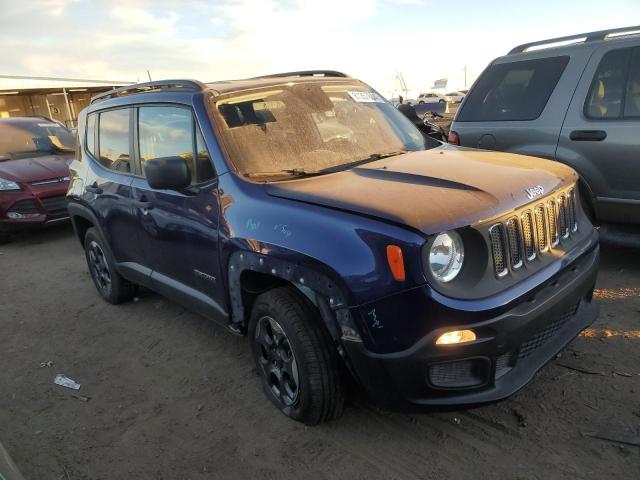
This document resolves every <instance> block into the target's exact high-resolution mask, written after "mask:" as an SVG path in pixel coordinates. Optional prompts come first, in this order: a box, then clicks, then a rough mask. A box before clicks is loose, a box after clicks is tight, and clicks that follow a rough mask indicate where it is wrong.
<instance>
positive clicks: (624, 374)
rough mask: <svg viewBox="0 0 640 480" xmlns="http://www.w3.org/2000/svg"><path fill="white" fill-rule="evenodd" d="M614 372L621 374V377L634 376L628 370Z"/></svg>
mask: <svg viewBox="0 0 640 480" xmlns="http://www.w3.org/2000/svg"><path fill="white" fill-rule="evenodd" d="M613 374H614V375H619V376H621V377H628V378H631V377H633V375H632V374H630V373H627V372H613Z"/></svg>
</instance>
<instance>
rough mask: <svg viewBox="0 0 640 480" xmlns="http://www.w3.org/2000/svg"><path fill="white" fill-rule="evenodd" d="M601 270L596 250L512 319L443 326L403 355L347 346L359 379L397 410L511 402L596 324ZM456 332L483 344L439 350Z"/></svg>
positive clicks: (517, 308)
mask: <svg viewBox="0 0 640 480" xmlns="http://www.w3.org/2000/svg"><path fill="white" fill-rule="evenodd" d="M598 262H599V248H598V247H597V246H595V247H594V248H593V249H592V250H590V251H589V252H587V253H585V254H584V255H582V256H581V257H579V258H578V259H576V260H575V261H574V262H572V263H571V264H570V265H568V266H567V267H566V268H564V269H563V270H562V271H561V272H560V273H558V274H557V275H555V276H553V277H552V278H551V279H549V280H548V281H547V282H545V284H544V285H542V286H540V288H537V289H536V290H535V292H533V293H531V294H528V295H527V296H526V297H525V298H523V299H521V300H520V301H519V302H513V303H515V305H514V306H513V307H512V308H510V309H508V310H507V311H502V312H501V313H500V314H498V315H495V316H493V317H491V318H487V319H482V320H480V321H477V314H476V316H474V317H472V318H473V321H472V322H471V323H452V324H450V325H446V326H443V325H442V324H440V325H439V326H438V327H437V328H435V329H433V330H432V331H430V332H429V333H428V334H426V335H425V336H424V337H423V338H421V339H420V341H418V342H417V343H415V344H414V345H413V346H412V347H410V348H408V349H406V350H403V351H400V352H393V353H375V352H372V351H370V350H368V349H367V348H366V347H365V346H364V344H363V343H359V342H351V341H345V342H343V344H344V348H345V350H346V352H347V355H348V358H349V361H350V364H351V366H352V369H353V371H354V373H355V376H356V377H357V378H358V379H359V381H360V383H361V384H362V386H363V387H364V389H365V391H367V393H368V394H369V396H370V397H371V398H372V400H373V401H375V402H376V403H378V404H380V405H381V406H385V407H387V408H393V409H402V410H420V409H422V408H425V407H436V406H437V407H461V406H474V405H480V404H484V403H490V402H494V401H497V400H501V399H504V398H506V397H509V396H510V395H512V394H514V393H515V392H517V391H518V390H519V389H521V388H522V387H524V386H525V385H526V384H527V383H529V382H530V381H531V380H532V379H533V378H534V376H535V375H536V373H537V372H538V371H539V370H540V369H541V368H542V367H543V366H544V365H545V364H546V363H547V362H549V361H550V360H551V359H553V358H554V357H555V355H556V354H557V353H558V352H559V351H560V350H562V349H563V348H564V347H565V346H566V345H567V344H568V343H569V342H570V341H571V340H572V339H573V338H574V337H575V336H576V335H578V334H579V333H580V332H581V331H582V330H583V329H585V328H586V327H588V326H589V325H590V324H591V323H592V322H593V321H594V320H595V319H596V317H597V315H598V307H597V305H596V304H595V302H594V301H593V299H592V295H593V288H594V285H595V281H596V276H597V268H598ZM455 329H472V330H474V331H475V332H476V333H477V334H478V338H477V340H476V341H474V342H470V343H468V344H463V345H439V346H436V345H435V340H436V338H437V337H438V336H440V335H441V334H442V333H444V332H445V331H448V330H455Z"/></svg>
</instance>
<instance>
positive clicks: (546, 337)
mask: <svg viewBox="0 0 640 480" xmlns="http://www.w3.org/2000/svg"><path fill="white" fill-rule="evenodd" d="M579 306H580V302H576V303H573V304H571V305H570V306H569V308H567V309H566V310H564V311H563V312H561V313H560V314H558V315H557V316H556V317H555V318H554V319H553V320H552V321H551V322H549V323H547V324H546V325H544V326H543V327H541V328H539V329H538V330H537V331H536V332H535V333H534V334H533V335H531V336H530V337H529V338H528V339H526V340H525V341H524V342H523V343H521V344H520V346H519V347H517V348H514V349H513V350H511V351H508V352H505V353H503V354H501V355H499V356H497V357H495V358H494V361H495V379H496V380H498V379H499V378H501V377H503V376H504V375H506V374H507V373H509V372H510V371H511V370H512V369H513V368H515V367H516V366H517V363H518V362H519V361H521V360H524V359H526V358H527V357H529V356H531V355H532V354H533V353H535V352H536V351H537V350H538V349H539V348H541V347H543V346H544V345H545V344H546V343H547V342H549V341H550V340H551V339H552V338H553V337H554V336H555V335H556V334H557V333H558V331H560V330H561V329H562V327H564V326H565V325H566V324H567V322H568V321H569V320H571V318H573V316H574V315H575V314H576V312H577V311H578V307H579Z"/></svg>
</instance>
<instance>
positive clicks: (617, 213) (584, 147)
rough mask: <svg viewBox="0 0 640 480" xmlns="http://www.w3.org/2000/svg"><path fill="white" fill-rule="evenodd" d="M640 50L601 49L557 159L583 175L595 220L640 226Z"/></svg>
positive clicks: (575, 103) (564, 130)
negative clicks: (591, 197) (630, 223)
mask: <svg viewBox="0 0 640 480" xmlns="http://www.w3.org/2000/svg"><path fill="white" fill-rule="evenodd" d="M639 134H640V47H638V46H635V47H631V46H629V47H625V48H612V47H611V46H610V45H608V46H605V47H603V48H600V49H599V50H597V51H596V52H595V53H594V55H593V57H592V58H591V61H590V63H589V65H588V67H587V69H586V70H585V74H584V75H583V77H582V80H581V82H580V84H579V86H578V89H577V90H576V94H575V95H574V98H573V101H572V103H571V106H570V108H569V111H568V114H567V118H566V120H565V122H564V125H563V127H562V133H561V137H560V141H559V143H558V151H557V158H558V160H560V161H563V162H565V163H568V164H570V165H571V166H573V167H574V168H576V170H578V172H579V173H580V174H581V175H582V176H583V178H584V179H585V180H586V182H587V184H588V185H589V187H590V189H591V193H592V194H593V196H594V197H595V199H594V206H595V210H596V212H595V213H596V217H597V218H598V219H599V220H601V221H606V222H632V223H638V222H640V140H639V137H638V135H639Z"/></svg>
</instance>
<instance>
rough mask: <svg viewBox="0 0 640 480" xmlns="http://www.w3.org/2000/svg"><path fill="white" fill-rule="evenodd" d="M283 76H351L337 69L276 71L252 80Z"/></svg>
mask: <svg viewBox="0 0 640 480" xmlns="http://www.w3.org/2000/svg"><path fill="white" fill-rule="evenodd" d="M282 77H341V78H351V77H349V75H347V74H346V73H342V72H336V71H335V70H301V71H299V72H285V73H274V74H272V75H261V76H259V77H253V78H251V79H250V80H255V79H258V78H282Z"/></svg>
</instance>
